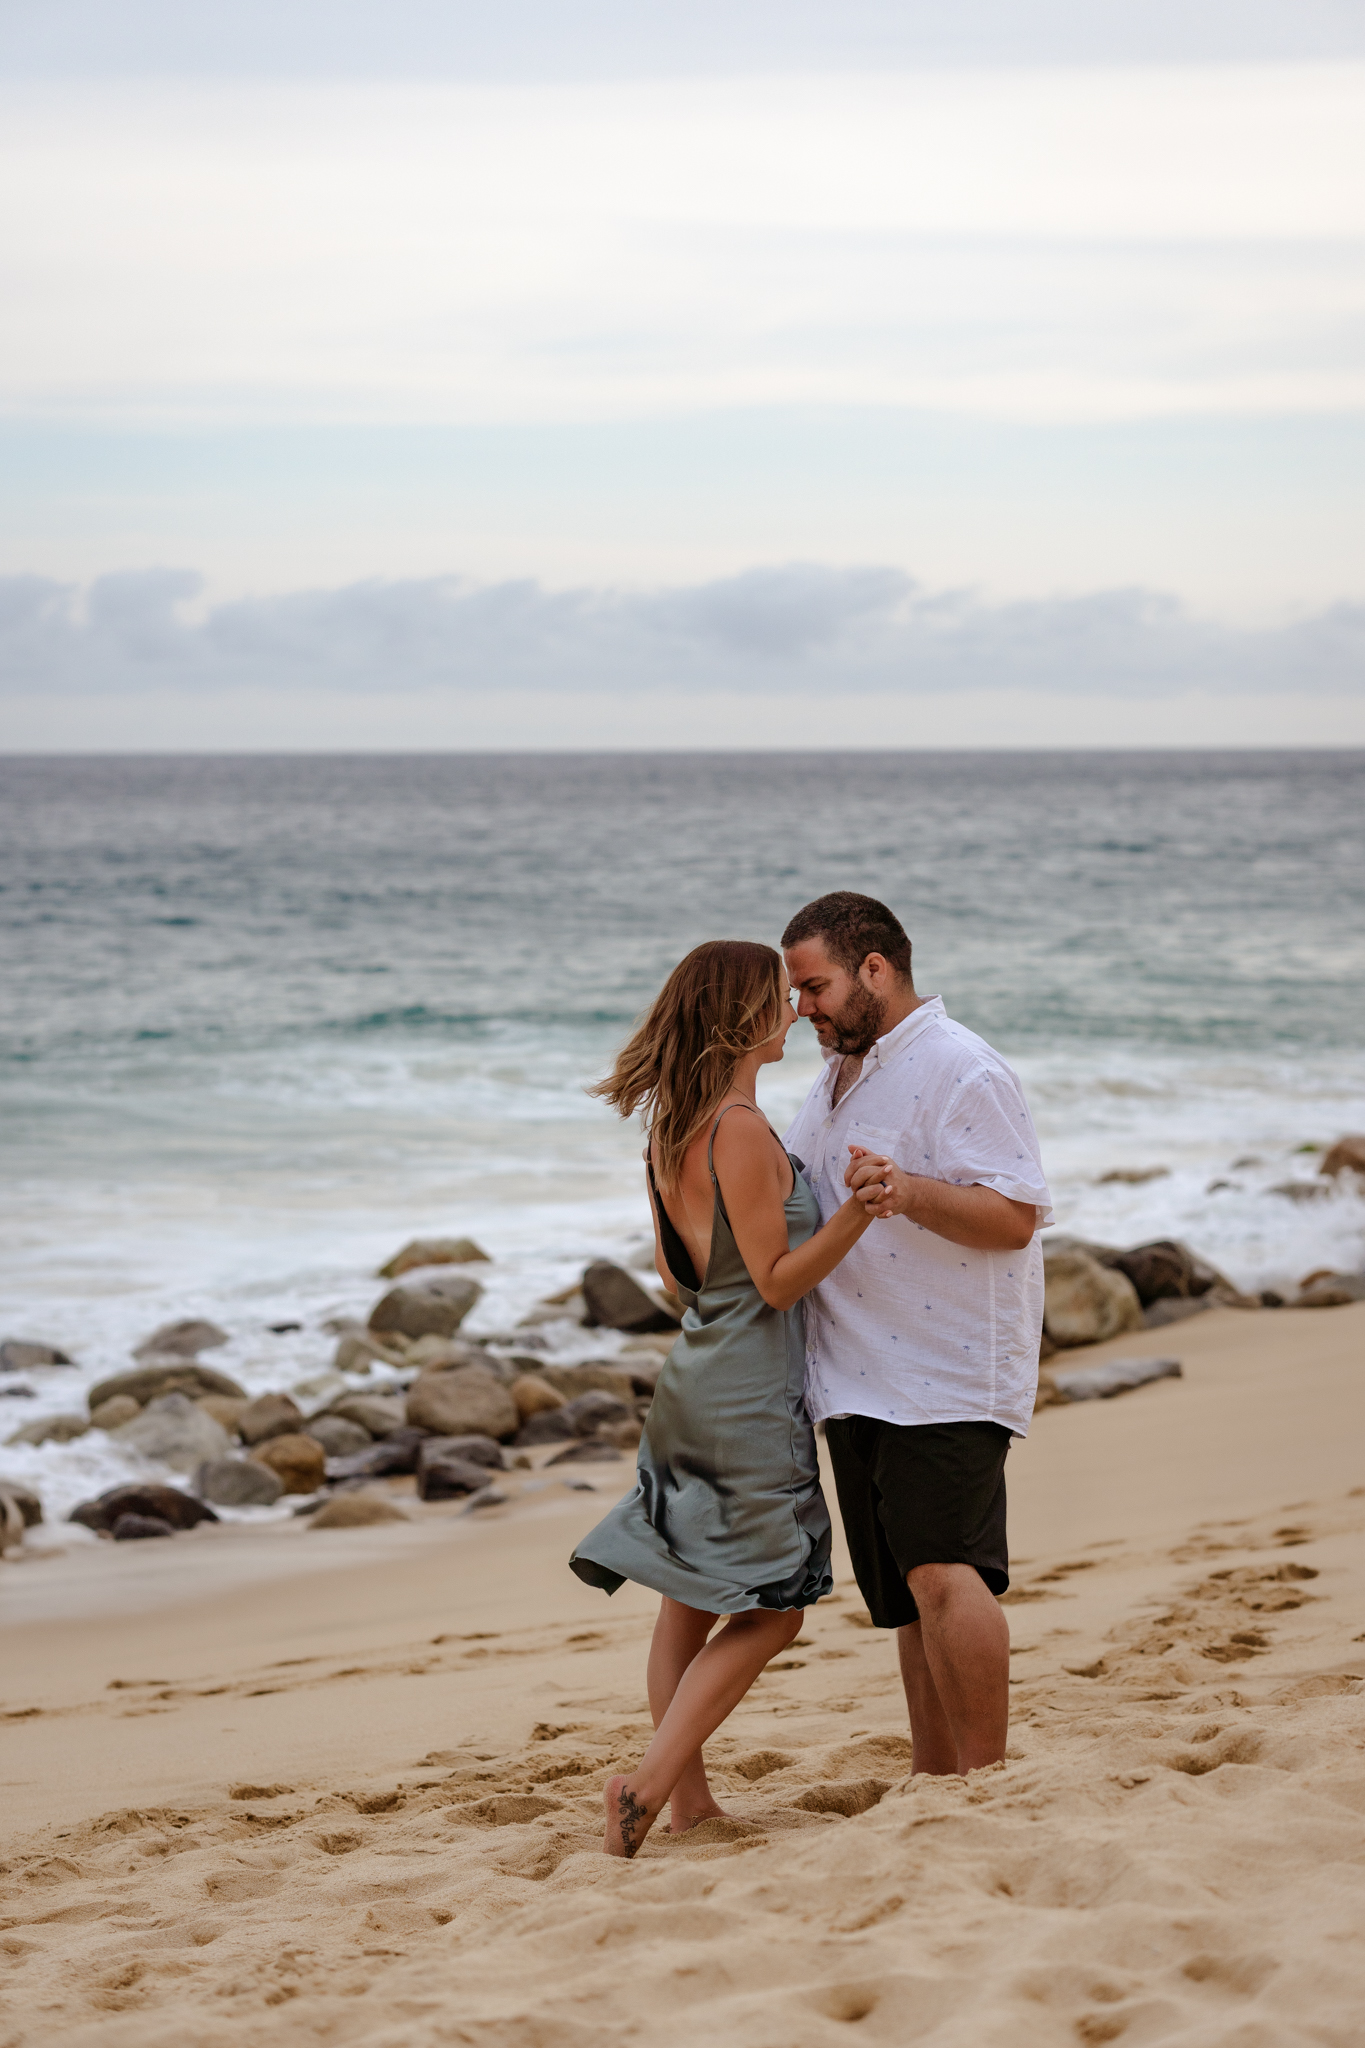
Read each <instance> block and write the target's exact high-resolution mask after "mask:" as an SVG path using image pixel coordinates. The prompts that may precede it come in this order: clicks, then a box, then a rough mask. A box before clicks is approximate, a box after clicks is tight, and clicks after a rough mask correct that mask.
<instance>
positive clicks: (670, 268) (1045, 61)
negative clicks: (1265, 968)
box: [0, 0, 1365, 751]
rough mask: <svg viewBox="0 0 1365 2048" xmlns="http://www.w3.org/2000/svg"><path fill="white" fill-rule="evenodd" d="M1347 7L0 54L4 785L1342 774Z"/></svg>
mask: <svg viewBox="0 0 1365 2048" xmlns="http://www.w3.org/2000/svg"><path fill="white" fill-rule="evenodd" d="M1362 255H1365V9H1363V8H1361V7H1360V5H1359V4H1358V0H1350V4H1338V0H1294V4H1280V0H1241V4H1238V5H1225V4H1223V0H1202V4H1201V5H1199V6H1198V7H1194V8H1191V7H1190V6H1189V5H1188V4H1185V5H1183V6H1177V5H1173V4H1167V0H1147V4H1145V5H1141V6H1136V5H1133V6H1130V5H1128V4H1127V0H1108V4H1106V5H1103V6H1096V5H1095V4H1094V0H954V4H951V5H947V4H945V5H939V4H929V0H886V4H884V0H842V4H841V5H840V6H839V7H838V8H831V7H830V6H829V5H828V4H827V0H818V4H817V0H724V4H720V0H659V4H655V5H652V6H650V7H648V8H641V7H640V6H639V5H638V0H637V4H624V0H620V4H618V0H596V4H593V0H581V4H580V5H578V6H576V7H574V8H565V7H564V6H563V5H562V4H553V0H505V4H503V5H500V6H499V8H498V9H496V10H491V9H488V8H487V7H486V6H484V7H479V8H475V7H474V6H472V5H468V4H466V0H439V4H437V0H386V4H382V5H380V4H371V0H327V4H322V0H316V4H315V0H274V4H273V5H270V6H267V5H264V4H262V0H237V4H235V5H234V7H233V8H232V9H230V10H208V9H186V8H185V7H184V6H183V4H181V0H42V4H31V0H0V747H7V748H16V749H21V750H22V749H32V750H40V751H43V750H61V749H77V750H87V749H91V748H112V749H121V750H126V749H131V750H148V749H156V748H170V749H175V750H180V749H191V748H197V747H205V748H233V749H252V748H264V749H269V748H276V747H284V748H294V747H326V746H346V747H360V748H372V747H381V748H382V747H402V748H407V747H413V746H442V747H447V746H453V747H461V746H493V747H498V746H509V747H516V746H602V745H621V746H675V745H676V746H688V747H693V746H696V745H697V744H699V743H700V744H711V745H717V746H741V747H753V746H764V745H768V746H792V745H796V746H811V747H820V746H839V745H852V746H868V745H876V744H879V743H880V744H886V745H890V746H915V745H930V746H979V745H1004V746H1030V745H1035V746H1065V745H1078V746H1103V745H1116V746H1123V745H1141V746H1153V745H1169V746H1180V745H1237V744H1241V745H1261V746H1275V745H1281V746H1282V745H1326V746H1333V745H1335V746H1343V745H1365V545H1363V543H1365V263H1363V262H1362Z"/></svg>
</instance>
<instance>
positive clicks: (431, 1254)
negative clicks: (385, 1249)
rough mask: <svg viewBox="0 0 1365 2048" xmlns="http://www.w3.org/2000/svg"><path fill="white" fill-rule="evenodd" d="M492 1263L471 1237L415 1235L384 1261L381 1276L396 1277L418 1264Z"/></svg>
mask: <svg viewBox="0 0 1365 2048" xmlns="http://www.w3.org/2000/svg"><path fill="white" fill-rule="evenodd" d="M476 1264H481V1265H485V1266H487V1265H491V1264H492V1261H491V1260H490V1258H489V1256H488V1254H487V1252H486V1251H482V1250H480V1248H479V1246H478V1245H476V1244H475V1242H474V1240H473V1238H472V1237H414V1238H413V1239H412V1240H411V1242H410V1243H408V1244H405V1245H404V1246H403V1249H402V1251H401V1252H395V1253H394V1255H393V1257H392V1258H391V1259H389V1260H388V1261H387V1263H386V1264H385V1265H382V1266H381V1267H380V1268H379V1277H380V1279H381V1280H396V1279H397V1278H398V1276H399V1274H400V1273H410V1272H411V1271H412V1270H413V1268H414V1267H415V1266H469V1265H476Z"/></svg>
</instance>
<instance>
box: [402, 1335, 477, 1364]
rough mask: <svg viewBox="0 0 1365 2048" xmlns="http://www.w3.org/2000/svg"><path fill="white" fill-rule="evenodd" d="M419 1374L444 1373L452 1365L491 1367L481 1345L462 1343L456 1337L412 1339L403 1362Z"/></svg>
mask: <svg viewBox="0 0 1365 2048" xmlns="http://www.w3.org/2000/svg"><path fill="white" fill-rule="evenodd" d="M403 1363H404V1364H405V1365H407V1366H414V1365H415V1366H416V1368H417V1370H418V1371H419V1372H444V1371H445V1370H446V1368H447V1367H448V1366H453V1365H491V1363H492V1361H491V1360H490V1359H489V1357H488V1354H487V1352H486V1351H484V1349H483V1347H482V1345H479V1344H466V1343H462V1342H461V1340H460V1339H459V1338H458V1337H435V1336H427V1337H414V1338H413V1339H412V1341H411V1343H410V1344H409V1345H408V1349H407V1355H406V1357H405V1358H404V1360H403Z"/></svg>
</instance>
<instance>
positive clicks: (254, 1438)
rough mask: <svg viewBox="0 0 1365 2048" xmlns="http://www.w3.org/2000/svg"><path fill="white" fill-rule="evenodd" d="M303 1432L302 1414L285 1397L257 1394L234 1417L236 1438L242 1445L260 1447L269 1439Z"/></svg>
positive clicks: (294, 1402)
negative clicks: (258, 1445) (235, 1420)
mask: <svg viewBox="0 0 1365 2048" xmlns="http://www.w3.org/2000/svg"><path fill="white" fill-rule="evenodd" d="M302 1428H303V1410H302V1409H301V1408H300V1407H299V1405H298V1402H297V1401H291V1400H290V1398H289V1396H288V1394H258V1395H257V1397H256V1399H255V1400H254V1401H248V1402H247V1405H246V1407H245V1408H243V1410H242V1412H241V1414H240V1415H239V1416H238V1417H237V1434H238V1436H239V1437H240V1438H241V1439H242V1442H243V1443H244V1444H263V1443H265V1442H266V1441H267V1439H268V1438H270V1437H272V1436H297V1435H298V1434H299V1432H300V1430H301V1429H302Z"/></svg>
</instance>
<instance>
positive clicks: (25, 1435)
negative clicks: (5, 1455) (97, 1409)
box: [5, 1415, 90, 1444]
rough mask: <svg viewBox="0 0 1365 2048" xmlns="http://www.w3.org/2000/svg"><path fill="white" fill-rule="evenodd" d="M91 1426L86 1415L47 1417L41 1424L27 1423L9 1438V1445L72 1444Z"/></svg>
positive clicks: (6, 1439) (7, 1438)
mask: <svg viewBox="0 0 1365 2048" xmlns="http://www.w3.org/2000/svg"><path fill="white" fill-rule="evenodd" d="M89 1427H90V1424H89V1422H88V1421H87V1419H86V1417H85V1416H84V1415H45V1416H44V1417H43V1418H42V1420H41V1422H26V1423H25V1424H24V1426H23V1428H22V1429H16V1430H15V1432H14V1435H13V1436H7V1437H6V1438H5V1442H6V1443H7V1444H70V1443H74V1442H75V1440H76V1438H77V1437H78V1436H84V1435H85V1432H86V1431H87V1430H88V1429H89Z"/></svg>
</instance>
